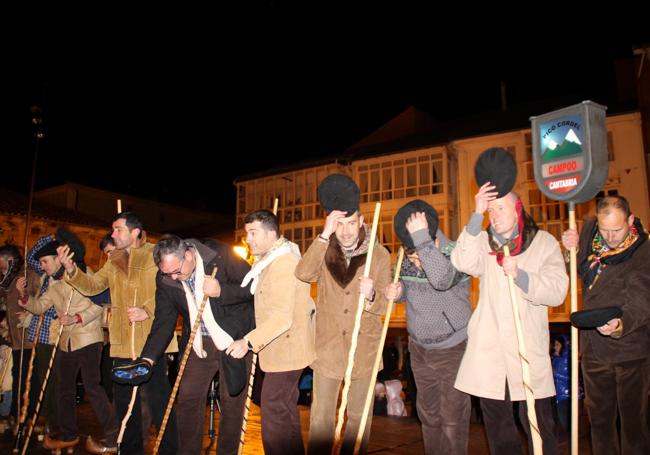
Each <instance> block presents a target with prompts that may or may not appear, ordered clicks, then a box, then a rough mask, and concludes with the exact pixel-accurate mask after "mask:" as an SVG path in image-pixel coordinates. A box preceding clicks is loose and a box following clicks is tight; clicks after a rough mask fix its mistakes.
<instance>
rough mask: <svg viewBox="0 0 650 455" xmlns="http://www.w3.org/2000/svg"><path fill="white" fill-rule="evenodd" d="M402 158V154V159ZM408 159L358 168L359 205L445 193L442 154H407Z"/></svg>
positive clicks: (379, 162) (382, 161) (392, 160)
mask: <svg viewBox="0 0 650 455" xmlns="http://www.w3.org/2000/svg"><path fill="white" fill-rule="evenodd" d="M403 155H404V154H402V156H403ZM409 155H410V156H408V157H407V158H400V159H386V158H384V159H383V160H381V161H379V160H373V161H374V162H370V163H368V164H362V165H359V166H358V168H357V174H358V178H357V180H358V182H357V183H358V184H359V192H360V193H361V202H362V203H363V202H378V201H388V200H392V199H403V198H412V197H418V196H427V195H430V194H439V193H443V192H444V190H445V189H444V179H445V176H444V162H445V160H446V156H445V155H444V154H443V153H442V152H437V153H431V151H430V150H427V151H418V152H411V153H409Z"/></svg>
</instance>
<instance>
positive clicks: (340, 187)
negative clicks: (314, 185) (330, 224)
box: [318, 174, 359, 216]
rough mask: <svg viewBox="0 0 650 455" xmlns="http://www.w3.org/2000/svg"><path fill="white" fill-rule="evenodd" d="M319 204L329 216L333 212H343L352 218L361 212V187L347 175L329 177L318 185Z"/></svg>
mask: <svg viewBox="0 0 650 455" xmlns="http://www.w3.org/2000/svg"><path fill="white" fill-rule="evenodd" d="M318 202H320V205H321V207H322V208H323V210H324V211H325V213H327V214H328V215H329V213H330V212H331V211H332V210H341V211H343V212H347V214H348V216H352V214H353V213H354V212H356V211H357V210H359V187H358V186H357V184H356V183H355V182H354V180H352V179H351V178H350V177H348V176H347V175H344V174H332V175H328V176H327V177H325V178H324V179H323V181H322V182H321V183H320V185H318Z"/></svg>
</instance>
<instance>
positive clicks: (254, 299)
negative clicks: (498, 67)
mask: <svg viewBox="0 0 650 455" xmlns="http://www.w3.org/2000/svg"><path fill="white" fill-rule="evenodd" d="M319 196H320V195H319ZM342 199H343V201H342V202H341V203H339V204H338V205H337V204H335V205H333V206H327V207H325V206H324V209H325V211H326V213H327V217H326V220H325V223H324V226H323V228H322V231H321V232H320V234H318V236H317V237H316V239H315V240H314V241H313V242H312V244H311V245H310V246H309V248H308V249H307V251H306V252H305V254H304V256H302V257H301V255H300V252H299V250H298V247H297V245H295V244H294V243H292V242H290V241H289V240H287V239H285V238H284V237H283V236H282V235H281V234H280V232H281V231H280V227H279V224H278V219H277V217H276V216H275V215H274V214H273V213H272V212H270V211H268V210H257V211H255V212H252V213H250V214H248V215H247V216H246V218H245V220H244V222H245V230H246V242H247V244H248V246H249V248H250V252H251V254H252V255H254V256H255V261H254V262H253V264H252V266H250V265H249V264H248V263H247V262H246V261H244V260H243V259H241V258H239V257H238V256H237V255H236V254H234V252H233V250H232V248H230V247H229V246H228V245H227V244H224V243H221V242H218V241H212V240H209V241H199V240H196V239H181V238H179V237H177V236H175V235H170V234H168V235H165V236H163V237H162V238H161V239H160V241H159V242H158V243H157V244H156V245H155V246H154V245H152V244H150V243H147V242H144V241H141V240H139V238H141V236H142V232H143V226H142V223H141V221H140V220H139V219H138V217H137V216H136V215H135V214H133V213H129V212H126V213H122V214H118V215H117V217H116V219H115V221H114V222H113V226H112V228H113V231H112V238H113V241H114V244H115V250H114V251H113V252H112V253H111V255H110V257H109V259H108V261H107V262H106V264H105V265H104V266H103V267H102V268H101V269H100V270H99V271H97V272H96V273H94V274H91V273H87V272H84V271H83V270H82V268H81V267H80V266H79V264H78V263H76V262H75V252H74V251H72V250H71V249H70V247H69V246H68V245H51V246H50V247H49V248H48V249H47V250H43V251H42V252H41V253H39V254H38V257H39V258H40V261H41V266H42V268H43V270H44V271H45V272H46V273H47V274H48V275H49V276H51V277H54V279H55V280H58V281H54V282H53V284H51V285H50V288H49V289H48V290H47V291H46V292H45V293H44V294H43V293H42V294H41V295H40V296H39V295H38V293H36V292H35V291H33V290H32V291H27V290H26V289H25V288H24V286H25V282H24V281H19V282H18V285H17V287H16V289H17V290H18V300H19V301H20V302H21V304H23V305H24V306H25V307H26V309H28V310H30V311H32V312H34V313H36V314H40V313H43V312H44V311H46V310H47V309H48V308H50V307H54V308H55V310H56V314H57V319H58V320H59V321H60V324H62V325H63V327H64V333H66V334H67V337H66V336H64V337H62V338H61V342H60V344H59V348H60V349H61V351H62V353H63V355H62V358H61V360H60V363H61V365H62V369H61V374H62V377H61V378H60V382H61V384H64V383H65V384H68V385H67V386H65V387H63V386H62V388H61V391H62V397H65V398H61V401H60V403H59V406H60V407H61V406H73V404H74V402H73V401H71V400H73V399H74V396H73V395H72V391H71V390H69V387H70V385H69V382H70V375H72V374H74V375H75V376H76V372H77V370H78V369H79V368H81V369H82V374H83V376H84V381H85V382H86V383H87V384H89V386H87V387H88V393H89V394H90V397H91V403H92V405H93V408H94V410H95V413H96V415H97V417H98V419H99V420H100V423H101V424H102V427H103V430H104V438H105V439H104V440H102V444H103V445H104V447H103V448H104V449H105V450H113V448H114V446H115V444H116V442H117V441H116V436H117V422H118V421H119V420H120V419H122V418H123V416H124V415H125V414H126V410H127V407H128V405H129V401H130V398H131V394H132V391H133V387H134V385H135V382H132V383H126V384H116V385H115V389H114V397H115V405H116V410H115V412H114V413H113V412H112V411H111V410H110V406H108V403H107V401H105V394H104V395H103V396H102V393H101V389H97V388H95V387H94V385H95V384H96V383H97V385H98V382H99V381H98V378H96V377H95V376H94V374H95V373H92V372H90V369H92V368H95V369H97V373H96V374H97V375H98V369H99V365H98V363H99V356H100V351H101V339H99V338H97V337H96V332H97V331H96V330H94V325H96V321H97V314H98V313H99V312H101V311H100V310H98V309H97V308H95V306H96V305H94V304H93V303H92V302H91V301H90V300H88V299H87V297H88V296H93V295H96V294H98V293H100V292H102V291H104V290H106V289H109V290H110V296H111V303H112V315H111V319H110V322H109V334H110V345H111V352H110V355H111V357H112V358H113V363H114V366H115V368H116V370H118V371H119V370H122V371H123V372H128V371H131V370H132V369H133V368H134V367H143V366H144V367H145V370H147V374H146V375H145V376H144V377H143V378H140V379H138V380H137V382H138V383H140V382H141V384H139V385H140V392H138V395H137V396H138V397H140V394H142V393H143V394H144V396H145V397H148V398H150V399H147V400H146V401H147V406H149V408H150V411H151V416H152V421H153V423H154V424H155V425H156V427H158V428H159V427H160V424H161V421H162V418H163V415H164V412H165V406H166V404H167V399H168V397H169V394H170V390H169V389H170V387H169V381H168V378H167V374H166V373H167V371H166V368H167V366H166V361H165V360H166V357H165V355H164V354H165V352H174V351H176V350H177V345H176V337H175V327H176V321H177V318H178V316H179V315H180V316H181V317H182V319H183V330H182V336H181V340H180V347H181V349H183V348H184V346H185V345H186V344H187V342H188V340H189V338H190V332H191V328H192V324H193V322H194V320H195V319H196V316H197V314H198V311H199V308H200V306H201V302H202V301H204V300H206V299H207V301H208V302H209V304H207V305H205V309H204V311H203V314H202V318H201V323H200V326H199V329H198V333H196V336H195V337H194V341H193V344H192V350H191V353H190V357H189V360H188V362H187V365H186V368H185V371H184V373H183V378H182V381H181V385H180V389H179V394H178V399H177V403H176V406H175V408H174V412H173V413H172V415H171V416H170V420H169V423H168V424H167V430H166V432H165V434H164V437H163V440H162V445H161V449H160V453H169V454H171V453H179V454H197V453H200V451H201V449H202V446H201V444H202V435H203V423H204V413H205V412H204V411H205V403H206V397H207V395H208V389H209V387H210V382H211V380H212V378H213V376H214V375H215V374H216V373H217V372H219V374H220V378H221V379H220V387H219V389H220V401H221V412H222V418H221V420H220V429H219V440H218V453H220V454H234V453H236V452H237V448H238V446H239V443H240V429H241V425H242V419H243V414H244V403H245V399H246V392H247V385H248V380H249V374H250V371H251V363H252V357H253V353H255V354H257V355H258V356H259V366H260V368H261V369H262V370H263V371H264V373H265V376H264V381H263V386H262V393H261V414H262V442H263V445H264V451H265V453H267V454H283V455H285V454H302V453H304V445H303V441H302V436H301V431H300V417H299V413H298V409H297V400H298V381H299V379H300V376H301V373H302V371H303V369H304V368H305V367H307V366H311V368H312V369H313V371H314V379H313V402H312V405H311V411H310V430H309V440H308V444H307V446H308V452H309V453H310V454H321V453H322V454H325V453H327V454H330V453H331V451H332V445H333V443H334V425H335V421H336V408H337V402H338V397H339V391H340V386H341V382H342V380H343V377H344V373H345V370H346V366H347V365H346V360H345V359H346V358H347V353H348V351H349V349H350V346H351V340H352V332H353V331H354V316H355V312H356V308H357V304H358V301H359V299H360V296H362V298H363V313H362V316H361V329H360V331H359V336H358V344H357V347H356V351H355V356H354V368H353V370H352V376H351V384H350V391H349V404H348V406H347V423H346V430H345V435H344V438H343V441H342V446H341V453H352V451H353V447H354V445H355V440H356V437H357V432H358V431H359V426H360V424H361V421H362V417H363V416H362V412H363V409H364V404H365V399H366V394H367V390H368V388H369V387H371V383H372V382H374V378H371V377H370V376H371V374H370V373H371V371H372V367H373V364H374V360H375V357H376V355H377V350H378V347H379V341H380V340H379V339H380V334H381V326H382V315H383V314H384V313H385V311H386V303H387V301H388V300H389V299H393V300H399V299H403V300H406V302H407V327H408V332H409V350H410V352H411V363H412V369H413V373H414V376H415V381H416V384H417V389H418V401H417V410H418V416H419V418H420V420H421V423H422V432H423V438H424V446H425V452H426V453H427V454H437V453H450V454H465V453H467V450H468V434H469V415H470V395H473V396H477V397H479V398H480V402H481V409H482V413H483V418H484V422H485V427H486V433H487V437H488V443H489V447H490V451H491V453H494V454H501V453H508V454H511V453H514V454H516V453H524V447H525V444H522V441H521V440H520V438H519V433H518V430H517V426H516V423H515V419H514V416H513V412H512V410H513V406H512V404H513V402H518V403H519V417H520V420H521V422H522V424H523V427H524V429H525V431H526V433H527V435H528V440H529V441H528V447H532V434H531V431H530V425H529V422H528V417H527V407H526V402H525V387H530V388H531V389H532V390H533V391H534V398H535V411H536V415H537V422H538V427H539V432H540V435H541V438H542V441H543V449H544V453H545V454H553V453H557V439H556V434H555V419H554V416H553V401H552V399H553V396H554V395H555V388H554V383H553V375H552V371H551V360H550V356H549V325H548V316H547V313H548V311H547V309H548V307H553V306H557V305H560V304H562V303H563V302H564V299H565V296H566V292H567V288H568V283H569V279H568V276H567V268H566V262H565V259H564V257H563V254H562V252H561V249H560V246H559V243H558V241H557V240H556V239H554V238H553V237H552V236H551V235H550V234H549V233H547V232H545V231H543V230H541V229H539V228H538V227H537V225H536V224H535V222H534V221H533V219H532V218H531V217H530V216H529V215H528V214H527V213H526V211H525V210H524V208H523V205H522V202H521V199H520V198H519V197H518V196H517V195H516V194H515V193H514V192H512V191H511V190H510V189H508V188H506V189H505V190H504V188H502V187H500V186H499V185H498V183H497V184H493V183H492V182H490V181H486V182H485V183H483V184H481V186H480V188H479V190H478V192H477V194H476V196H475V208H474V212H473V214H472V216H471V218H470V220H469V221H468V223H467V225H466V226H465V228H464V229H463V231H462V233H461V234H460V236H459V238H458V239H457V241H456V242H452V241H450V240H449V239H447V238H446V237H445V235H444V234H443V233H442V232H441V231H440V230H439V229H438V215H437V213H436V211H435V210H434V209H433V208H432V207H431V206H429V205H428V204H426V203H424V202H423V201H412V202H411V203H409V204H407V205H406V206H404V207H403V208H402V209H400V211H399V212H398V215H397V216H396V218H395V231H396V232H397V235H398V237H399V238H400V240H401V242H402V243H403V245H404V246H405V248H406V254H407V258H408V260H407V261H405V262H404V264H403V266H402V269H401V270H400V280H399V281H398V282H397V283H396V284H393V283H391V270H390V254H389V251H388V250H387V249H386V248H385V247H383V246H381V245H380V244H378V243H377V244H376V245H374V252H373V255H372V261H371V264H370V269H369V270H370V273H369V276H368V277H364V274H363V269H364V267H363V266H364V264H365V262H366V257H367V254H368V250H369V246H370V245H369V242H370V240H371V235H370V228H369V226H368V225H367V224H366V223H365V222H364V218H363V216H362V215H361V214H360V212H359V207H358V200H355V199H354V198H353V199H352V202H350V200H349V199H345V198H342ZM321 203H322V201H321ZM486 212H487V214H488V217H489V225H488V226H487V228H485V229H484V228H483V220H484V215H485V213H486ZM596 217H597V218H596V220H595V221H593V222H591V223H587V224H585V226H584V228H583V232H582V235H581V236H580V237H579V236H578V233H577V232H576V231H567V232H565V233H564V234H563V236H562V242H563V244H564V246H565V248H571V247H574V246H579V259H580V260H579V263H580V268H579V270H580V275H581V277H582V280H583V292H584V305H585V307H586V308H598V307H603V306H611V305H616V306H620V307H621V308H622V310H623V315H622V316H621V317H620V318H615V319H612V320H610V321H607V323H606V324H604V325H603V326H601V327H598V329H597V330H593V331H585V332H583V333H582V342H581V347H582V352H583V373H584V378H585V392H586V395H587V409H588V411H589V418H590V421H591V427H592V431H591V433H592V449H593V451H594V453H596V454H612V453H621V452H622V453H624V454H636V453H639V454H640V453H650V445H649V444H650V437H649V436H648V419H647V412H648V399H647V398H648V389H649V386H650V361H649V360H648V352H650V311H649V306H648V304H647V293H648V291H650V270H649V267H650V260H649V259H650V251H649V250H648V249H649V248H650V246H648V243H647V242H646V240H647V237H648V234H647V232H645V231H644V230H643V227H642V226H641V224H640V221H639V220H638V219H637V218H635V217H634V215H632V214H631V212H630V208H629V205H628V204H627V201H626V200H625V199H624V198H622V197H619V196H613V197H606V198H604V199H601V200H599V201H598V203H597V206H596ZM52 246H55V247H56V248H55V249H52ZM504 246H508V249H509V254H505V253H504ZM5 257H6V256H3V255H2V251H0V266H4V265H5V262H6V261H4V260H3V258H5ZM43 258H49V259H43ZM60 270H63V273H62V272H61V271H60ZM3 272H4V273H7V272H6V271H5V270H4V269H3ZM470 276H474V277H478V279H479V283H480V284H479V301H478V305H477V307H476V309H475V310H474V312H472V310H471V308H470V304H469V289H470ZM509 277H511V278H512V283H514V286H515V289H514V292H513V294H514V295H515V297H516V299H515V300H516V301H515V302H511V293H510V291H509ZM310 283H316V284H317V290H318V297H317V302H316V304H314V302H313V301H312V299H311V296H310ZM28 284H29V283H28ZM29 292H31V293H32V294H31V295H30V294H29ZM513 303H514V304H516V305H517V306H518V309H519V315H520V319H521V321H520V322H521V324H522V327H523V330H522V332H523V334H524V340H523V342H524V344H525V346H526V350H527V354H528V355H527V360H528V362H529V366H530V384H524V379H523V376H522V366H521V359H520V352H519V345H518V340H517V334H516V330H515V320H514V315H513V310H512V305H513ZM91 332H92V335H86V333H91ZM18 333H19V331H18ZM77 340H83V341H77ZM316 340H318V342H316ZM14 346H15V343H14ZM66 370H67V371H66ZM86 374H88V375H89V377H86ZM127 382H128V381H127ZM66 387H67V388H66ZM140 406H141V404H140V402H139V398H138V399H137V400H136V402H135V407H134V409H133V412H132V416H131V418H130V420H129V421H128V423H127V426H126V433H125V436H124V439H123V440H122V445H121V453H123V454H136V453H143V452H144V447H143V442H142V436H141V434H142V428H141V422H140V409H139V407H140ZM370 409H372V407H370ZM174 413H175V415H174ZM617 413H618V415H619V416H620V438H619V436H618V433H617V427H616V415H617ZM371 417H372V416H371V411H369V415H368V418H367V421H366V422H367V423H366V427H365V428H364V429H363V439H362V446H361V453H365V452H366V451H367V446H368V440H369V435H370V425H371V420H372V419H371ZM59 425H60V428H61V430H62V436H61V437H62V438H63V439H66V438H67V439H68V440H69V439H71V438H75V437H77V434H76V421H75V420H74V419H73V418H72V417H69V416H68V417H67V420H66V419H63V420H62V421H61V422H60V424H59ZM619 439H620V443H619V442H618V440H619Z"/></svg>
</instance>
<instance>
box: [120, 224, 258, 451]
mask: <svg viewBox="0 0 650 455" xmlns="http://www.w3.org/2000/svg"><path fill="white" fill-rule="evenodd" d="M153 259H154V262H155V264H156V265H157V266H158V268H159V272H158V275H157V277H156V284H157V289H156V314H155V319H154V323H153V327H152V330H151V333H150V334H149V337H148V338H147V341H146V343H145V345H144V348H143V349H142V359H139V360H138V361H136V362H134V363H133V368H132V369H130V370H123V371H124V373H128V372H129V371H133V370H134V369H136V368H138V367H144V368H145V369H147V368H150V366H151V365H152V364H155V363H156V362H159V361H160V359H161V357H162V356H163V351H164V349H165V346H166V345H167V344H168V343H169V340H170V339H171V338H172V336H173V334H174V328H175V326H176V320H177V318H178V315H181V316H182V317H183V335H182V338H181V349H183V350H184V349H185V345H186V344H187V341H188V339H189V336H190V331H191V329H192V325H193V324H194V321H195V320H196V317H197V315H198V310H199V307H200V305H201V302H202V301H203V297H204V296H209V299H210V302H209V304H206V305H205V308H204V310H203V315H202V317H201V324H200V327H199V332H198V333H197V334H196V336H195V338H194V343H193V344H192V351H191V352H190V357H189V359H188V361H187V364H186V366H185V370H184V373H183V378H182V380H181V383H180V388H179V393H178V401H177V402H176V415H177V418H178V436H179V449H178V454H187V455H189V454H199V453H201V450H202V442H203V422H204V417H205V406H206V400H207V396H208V389H209V387H210V382H211V381H212V378H213V377H214V375H215V374H216V373H217V372H218V373H219V376H220V382H219V397H220V403H221V419H220V422H219V439H218V442H217V446H218V447H219V453H220V454H233V455H234V454H236V453H237V448H238V446H239V434H240V429H241V424H242V419H243V415H244V403H245V401H246V389H245V385H246V381H247V379H248V373H249V371H250V365H251V358H252V354H249V355H246V356H245V357H243V358H241V359H235V358H233V357H230V356H228V355H226V354H225V353H224V350H225V349H226V348H227V347H228V346H230V345H231V344H232V342H233V340H235V339H238V338H242V337H243V336H244V335H245V334H247V333H248V332H250V331H251V330H252V329H253V328H254V314H253V297H252V295H251V293H250V286H246V287H241V286H240V284H241V282H242V280H243V279H244V276H246V274H247V273H248V271H249V270H250V266H249V265H248V263H247V262H246V261H244V260H243V259H241V258H240V257H239V256H237V255H236V254H235V253H234V251H233V249H232V248H231V247H230V246H229V245H227V244H225V243H222V242H218V241H216V240H205V241H203V242H199V241H197V240H194V239H188V240H183V239H181V238H180V237H177V236H175V235H171V234H167V235H165V236H163V237H162V238H161V239H160V241H159V242H158V244H157V245H156V247H155V248H154V250H153ZM214 269H216V271H217V273H216V275H215V278H212V277H211V276H210V275H211V273H212V271H213V270H214ZM143 362H146V363H143ZM146 378H147V375H146V374H145V375H144V376H142V377H140V378H135V380H134V381H135V383H137V382H139V381H143V380H146Z"/></svg>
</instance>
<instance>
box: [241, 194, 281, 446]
mask: <svg viewBox="0 0 650 455" xmlns="http://www.w3.org/2000/svg"><path fill="white" fill-rule="evenodd" d="M273 214H274V215H277V214H278V198H277V197H276V198H275V200H274V201H273ZM256 365H257V353H255V352H253V360H252V361H251V374H250V375H249V376H248V390H247V391H246V402H245V403H244V420H242V423H241V433H240V434H239V449H237V455H242V453H243V452H244V442H245V440H246V428H247V427H248V414H249V413H250V410H251V399H252V397H253V384H254V382H255V369H256Z"/></svg>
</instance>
